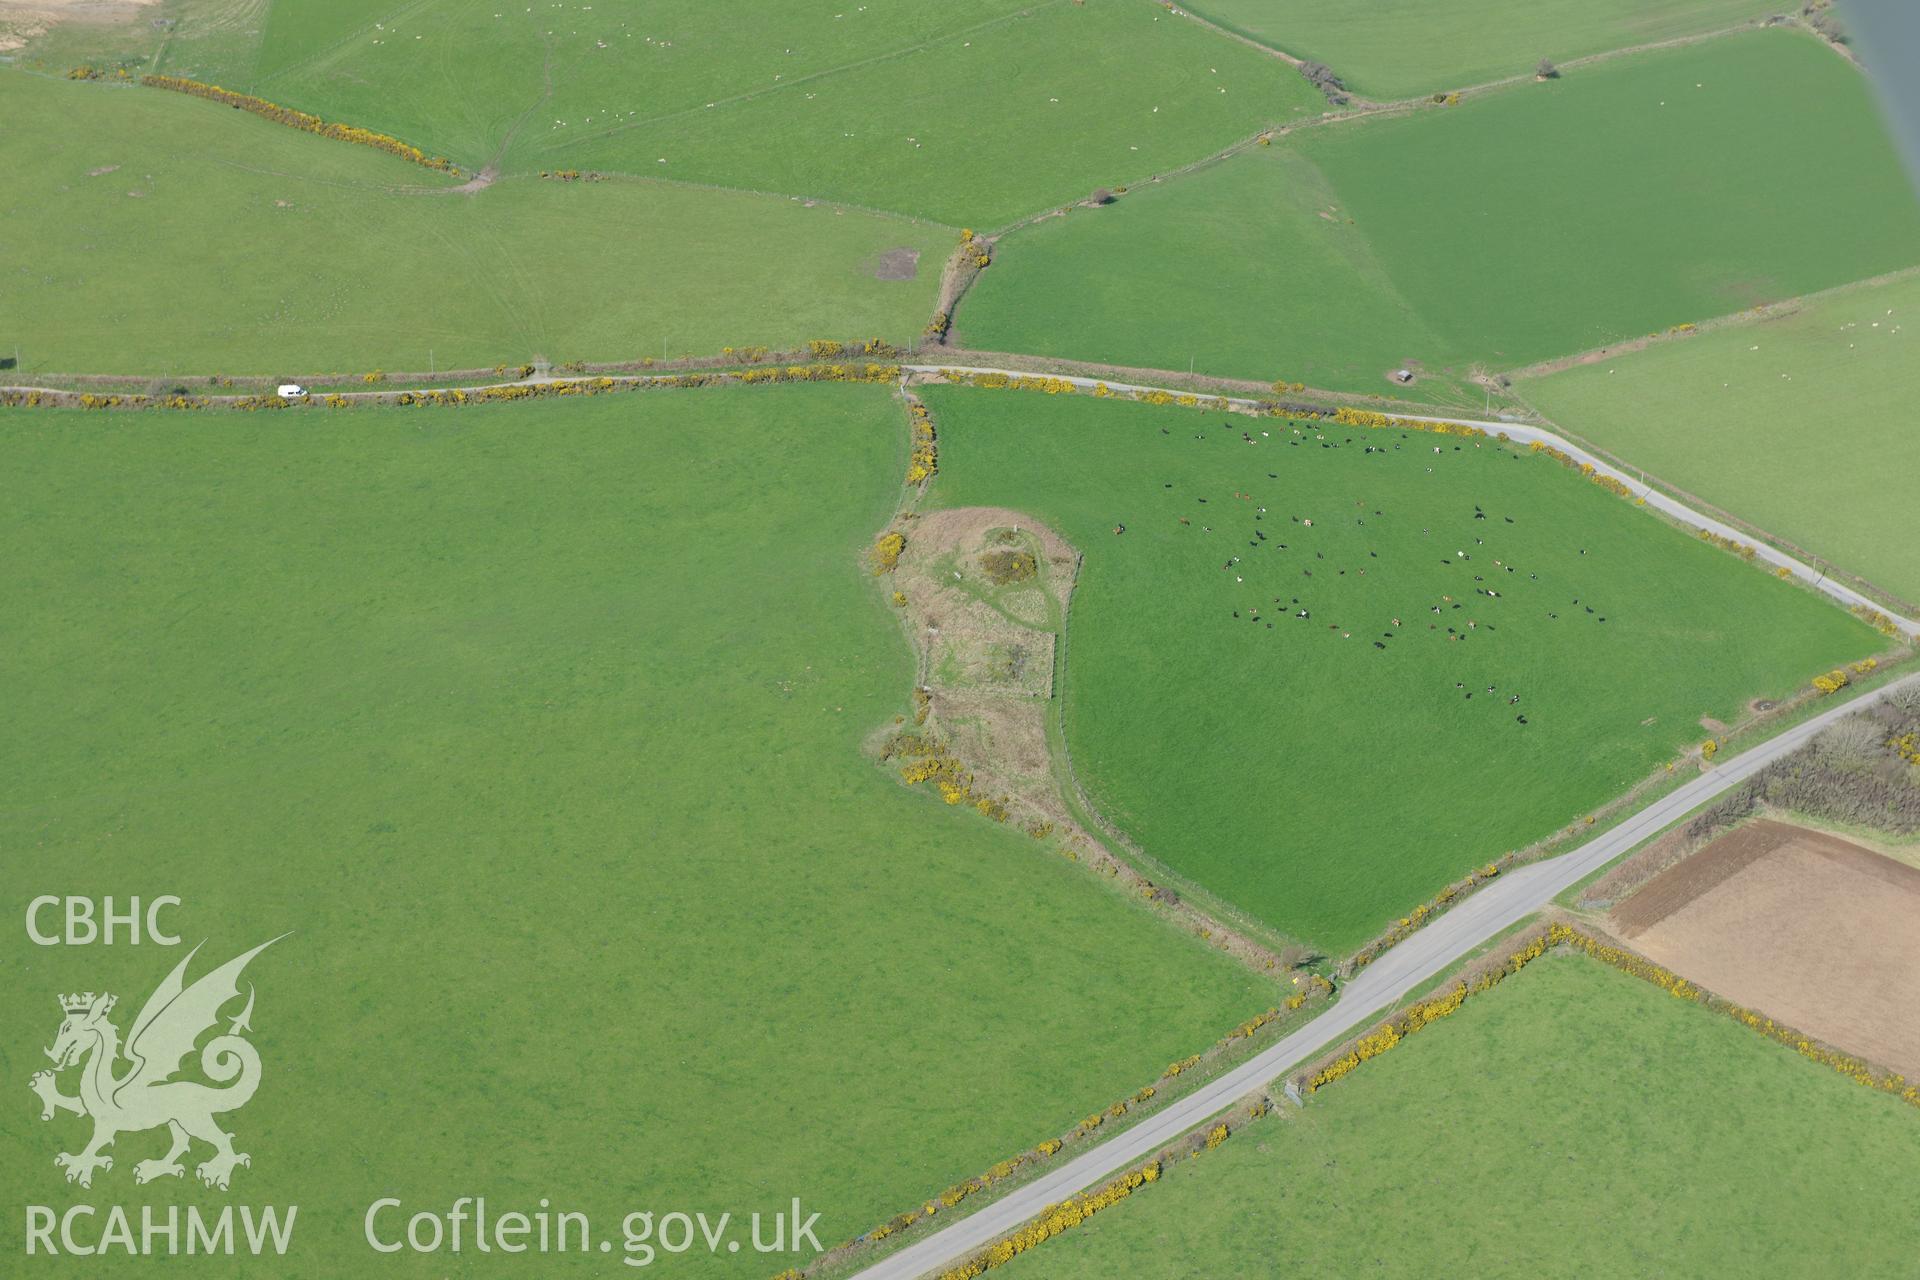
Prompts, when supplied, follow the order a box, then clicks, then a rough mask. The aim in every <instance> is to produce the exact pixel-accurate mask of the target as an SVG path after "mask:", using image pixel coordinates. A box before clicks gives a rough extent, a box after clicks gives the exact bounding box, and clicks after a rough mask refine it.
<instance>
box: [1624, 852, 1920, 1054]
mask: <svg viewBox="0 0 1920 1280" xmlns="http://www.w3.org/2000/svg"><path fill="white" fill-rule="evenodd" d="M1612 928H1613V930H1614V932H1616V933H1617V934H1618V935H1619V936H1620V937H1621V938H1623V939H1625V940H1627V941H1628V942H1630V943H1631V944H1632V945H1633V946H1634V947H1635V948H1637V949H1638V950H1639V951H1640V952H1642V953H1643V954H1645V955H1646V956H1648V957H1650V958H1651V959H1653V960H1656V961H1658V962H1659V963H1661V964H1663V965H1666V966H1667V967H1668V968H1669V969H1672V970H1673V971H1674V972H1676V973H1679V974H1681V975H1683V976H1684V977H1686V978H1689V979H1691V980H1692V981H1694V982H1697V983H1699V984H1700V985H1701V986H1703V987H1706V988H1707V989H1708V990H1710V991H1712V992H1714V993H1715V994H1717V995H1721V996H1724V997H1726V998H1727V999H1729V1000H1733V1001H1735V1002H1737V1003H1739V1004H1743V1005H1746V1006H1748V1007H1749V1008H1752V1009H1757V1010H1759V1011H1761V1012H1763V1013H1765V1014H1768V1015H1769V1016H1771V1017H1773V1018H1774V1019H1776V1020H1777V1021H1780V1022H1784V1023H1787V1024H1789V1025H1791V1026H1793V1027H1796V1028H1798V1029H1799V1030H1801V1031H1804V1032H1807V1033H1808V1034H1809V1035H1813V1036H1816V1037H1818V1038H1819V1039H1822V1040H1825V1041H1827V1042H1828V1043H1829V1044H1832V1045H1835V1046H1837V1047H1839V1048H1842V1049H1845V1050H1847V1051H1849V1052H1851V1053H1855V1054H1858V1055H1859V1056H1861V1057H1863V1058H1866V1059H1868V1060H1870V1061H1872V1062H1876V1063H1879V1064H1880V1065H1882V1066H1885V1067H1890V1068H1892V1069H1893V1070H1895V1071H1899V1072H1902V1073H1903V1074H1905V1075H1906V1076H1908V1077H1909V1078H1914V1077H1920V870H1916V869H1915V868H1913V867H1909V866H1906V865H1904V864H1902V863H1899V862H1895V861H1893V860H1892V859H1891V858H1885V857H1882V856H1881V855H1879V854H1877V853H1873V852H1871V851H1870V850H1867V849H1863V848H1861V847H1860V846H1859V845H1856V844H1851V843H1849V842H1848V841H1846V840H1843V839H1841V838H1839V837H1838V836H1832V835H1827V834H1825V833H1823V832H1818V831H1809V830H1807V829H1806V828H1804V827H1796V826H1792V825H1790V824H1788V823H1784V822H1776V821H1774V820H1772V819H1762V820H1761V821H1759V822H1755V823H1751V824H1749V825H1747V826H1744V827H1741V828H1739V829H1738V830H1736V831H1731V832H1728V833H1727V834H1726V835H1724V836H1721V837H1720V838H1719V839H1718V840H1715V841H1714V842H1713V843H1712V844H1709V845H1708V846H1707V847H1706V848H1704V849H1702V850H1701V851H1700V852H1699V853H1697V854H1695V855H1694V856H1693V857H1691V858H1688V859H1687V860H1686V861H1685V862H1682V863H1680V864H1679V865H1678V866H1675V867H1671V868H1669V869H1667V870H1666V871H1663V872H1661V873H1660V874H1659V875H1657V876H1655V877H1654V878H1653V879H1652V880H1650V881H1648V882H1647V885H1646V887H1645V888H1643V889H1641V890H1640V891H1639V892H1638V893H1636V894H1634V895H1633V896H1632V897H1631V898H1628V899H1627V900H1626V901H1625V902H1623V903H1621V904H1620V906H1619V907H1618V908H1616V909H1615V910H1614V912H1613V915H1612Z"/></svg>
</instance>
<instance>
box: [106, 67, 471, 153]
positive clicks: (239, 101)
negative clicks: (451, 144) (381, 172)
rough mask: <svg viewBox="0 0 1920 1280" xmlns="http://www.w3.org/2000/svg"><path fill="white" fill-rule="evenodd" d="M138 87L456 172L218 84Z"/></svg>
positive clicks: (172, 82)
mask: <svg viewBox="0 0 1920 1280" xmlns="http://www.w3.org/2000/svg"><path fill="white" fill-rule="evenodd" d="M140 83H141V84H144V85H151V86H152V87H153V88H156V89H171V90H172V91H173V92H175V93H185V94H190V95H191V96H193V97H196V98H205V99H207V100H208V101H210V102H218V103H220V104H222V105H223V106H229V107H233V108H235V109H236V110H239V111H248V112H251V113H252V114H254V115H256V116H260V117H262V118H264V119H267V120H272V121H273V122H274V123H276V124H284V125H287V126H289V127H290V128H294V129H302V130H305V131H306V132H308V133H317V134H319V135H320V136H321V137H323V138H333V139H336V140H338V141H340V142H352V143H357V144H358V145H360V146H363V147H373V148H375V149H376V150H379V151H384V152H386V153H387V154H388V155H394V156H399V157H400V158H401V159H402V160H410V161H412V162H413V163H414V164H417V165H424V166H425V167H426V168H429V169H438V170H441V171H442V172H444V173H453V172H456V170H455V169H454V166H453V164H452V162H451V161H448V160H445V159H443V158H441V157H439V156H430V155H428V154H427V153H426V152H424V151H422V150H421V149H420V148H418V147H416V146H413V145H412V144H410V143H406V142H402V141H400V139H398V138H391V137H388V136H387V135H386V134H384V133H375V132H374V131H373V130H372V129H362V128H360V127H359V126H358V125H351V124H338V123H336V122H334V121H331V120H322V119H321V118H320V117H319V116H312V115H308V114H307V113H306V112H304V111H295V110H294V109H293V108H292V107H283V106H281V105H280V104H279V103H277V102H268V101H267V100H266V99H265V98H256V97H253V96H252V95H251V94H245V93H235V92H234V91H233V90H231V89H222V88H221V87H220V86H219V85H217V84H203V83H201V82H200V81H198V80H187V79H183V78H181V77H180V76H159V75H145V76H141V77H140Z"/></svg>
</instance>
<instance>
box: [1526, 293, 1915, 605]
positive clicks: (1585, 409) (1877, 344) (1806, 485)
mask: <svg viewBox="0 0 1920 1280" xmlns="http://www.w3.org/2000/svg"><path fill="white" fill-rule="evenodd" d="M1916 319H1920V275H1915V276H1907V277H1905V278H1903V279H1899V280H1895V281H1892V282H1890V283H1886V284H1881V285H1873V286H1864V287H1861V288H1859V289H1852V290H1846V291H1843V292H1839V293H1835V294H1832V295H1830V296H1827V297H1823V298H1814V299H1810V300H1808V301H1807V302H1805V303H1803V304H1800V305H1798V306H1796V307H1795V308H1794V309H1793V310H1791V311H1788V312H1785V313H1782V314H1777V315H1772V316H1769V317H1767V318H1766V319H1764V320H1761V321H1758V322H1755V323H1752V324H1729V325H1726V326H1724V327H1720V328H1715V329H1712V330H1709V331H1707V332H1704V333H1699V334H1695V335H1693V336H1690V337H1688V338H1686V339H1685V340H1684V341H1677V342H1661V343H1655V344H1653V345H1651V346H1648V347H1645V348H1643V349H1641V350H1639V351H1634V352H1622V353H1620V354H1618V355H1602V356H1600V357H1597V358H1595V359H1593V360H1591V361H1588V362H1585V363H1581V364H1577V365H1574V366H1573V367H1571V368H1567V369H1564V370H1562V371H1559V372H1555V373H1551V374H1548V375H1546V376H1542V377H1537V378H1523V379H1520V380H1519V381H1518V382H1517V384H1516V387H1515V389H1516V390H1517V391H1518V392H1519V394H1520V395H1522V396H1524V397H1525V398H1526V399H1527V400H1528V401H1529V402H1531V403H1532V404H1533V405H1535V406H1536V407H1538V408H1539V409H1540V411H1541V412H1542V413H1544V414H1546V415H1548V416H1549V417H1550V418H1552V419H1553V420H1554V421H1555V422H1557V423H1559V424H1560V425H1561V426H1563V427H1565V428H1566V429H1567V430H1568V431H1571V432H1573V433H1574V434H1576V435H1578V436H1580V437H1582V438H1584V439H1586V440H1589V441H1591V442H1593V443H1594V444H1596V445H1598V446H1600V447H1601V448H1603V449H1606V450H1608V451H1610V452H1612V453H1614V454H1616V455H1618V456H1620V457H1624V458H1629V459H1631V460H1632V461H1633V462H1634V463H1635V465H1638V466H1642V467H1645V468H1646V469H1647V470H1648V472H1650V473H1651V474H1653V475H1655V476H1658V477H1659V478H1661V479H1662V480H1665V481H1668V482H1669V483H1671V484H1674V485H1677V486H1679V487H1680V488H1682V489H1685V490H1687V491H1688V492H1690V493H1696V494H1699V495H1700V496H1701V497H1702V498H1704V499H1706V500H1707V501H1709V502H1713V503H1717V504H1718V505H1720V506H1721V507H1724V508H1726V509H1727V510H1730V511H1734V512H1737V513H1738V514H1739V515H1740V517H1741V518H1742V519H1744V520H1747V521H1749V522H1751V523H1753V524H1755V525H1757V526H1759V527H1760V528H1762V529H1765V530H1767V531H1768V532H1770V533H1772V534H1775V535H1777V536H1778V537H1781V538H1784V539H1786V540H1788V541H1789V542H1792V543H1793V544H1795V545H1797V546H1800V547H1804V548H1806V549H1807V550H1808V552H1809V553H1811V554H1813V555H1817V556H1820V557H1822V558H1824V559H1826V560H1828V561H1831V562H1832V563H1834V564H1837V565H1839V566H1840V567H1841V568H1843V569H1845V570H1846V571H1848V572H1850V573H1854V574H1858V575H1860V576H1861V577H1863V578H1865V579H1867V580H1868V581H1869V582H1872V583H1873V584H1875V585H1876V586H1878V587H1880V588H1881V589H1882V590H1885V591H1888V592H1891V593H1893V594H1894V595H1895V596H1898V597H1900V598H1903V599H1905V600H1909V601H1920V546H1916V545H1915V542H1914V539H1912V538H1910V537H1907V536H1905V534H1904V533H1903V532H1901V531H1899V529H1898V522H1897V521H1895V522H1893V523H1889V513H1890V512H1893V511H1897V510H1902V509H1905V510H1912V509H1913V508H1914V507H1915V506H1916V505H1920V432H1916V431H1914V430H1912V429H1911V428H1910V427H1904V426H1902V425H1901V424H1903V423H1905V422H1907V421H1908V419H1909V416H1910V414H1911V412H1912V406H1913V404H1914V401H1915V399H1916V397H1920V345H1916V342H1917V339H1916V335H1915V333H1914V331H1913V330H1912V328H1911V327H1910V326H1911V325H1912V323H1913V322H1914V321H1915V320H1916ZM1868 484H1871V485H1872V488H1871V490H1866V491H1864V493H1863V486H1865V485H1868ZM1863 496H1864V497H1866V498H1867V499H1868V500H1863Z"/></svg>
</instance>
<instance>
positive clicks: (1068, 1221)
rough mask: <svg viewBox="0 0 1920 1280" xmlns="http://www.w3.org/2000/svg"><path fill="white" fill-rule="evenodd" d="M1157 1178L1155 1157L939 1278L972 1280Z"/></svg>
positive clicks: (1051, 1212)
mask: <svg viewBox="0 0 1920 1280" xmlns="http://www.w3.org/2000/svg"><path fill="white" fill-rule="evenodd" d="M1159 1180H1160V1162H1159V1161H1158V1160H1155V1161H1152V1162H1150V1163H1148V1164H1144V1165H1141V1166H1140V1167H1139V1168H1138V1169H1134V1170H1132V1171H1131V1172H1128V1173H1125V1174H1122V1175H1121V1176H1120V1177H1118V1178H1115V1179H1114V1180H1113V1181H1112V1182H1109V1183H1108V1184H1107V1185H1106V1186H1104V1187H1102V1188H1100V1190H1098V1191H1095V1192H1093V1193H1091V1194H1090V1195H1084V1196H1075V1197H1074V1198H1073V1199H1071V1200H1068V1201H1065V1202H1064V1203H1062V1204H1057V1205H1054V1206H1053V1207H1052V1208H1050V1209H1048V1210H1047V1211H1046V1212H1045V1213H1044V1214H1042V1215H1041V1216H1040V1217H1039V1218H1038V1219H1037V1220H1035V1221H1033V1222H1030V1223H1028V1224H1027V1225H1026V1226H1024V1227H1022V1228H1020V1230H1018V1231H1016V1232H1014V1233H1013V1234H1012V1235H1010V1236H1008V1237H1007V1238H1006V1239H1004V1240H1001V1241H999V1242H998V1243H996V1244H994V1245H992V1246H991V1247H990V1248H988V1249H987V1250H986V1252H984V1253H981V1254H978V1255H976V1256H974V1257H972V1258H970V1259H968V1260H967V1261H966V1262H963V1263H961V1264H960V1265H959V1266H957V1267H953V1268H951V1269H949V1270H947V1271H943V1272H941V1273H940V1280H973V1277H975V1276H980V1275H984V1274H986V1273H987V1272H988V1271H990V1270H992V1269H993V1268H994V1267H998V1266H1004V1265H1005V1264H1006V1263H1009V1262H1012V1261H1013V1260H1014V1259H1015V1258H1017V1257H1019V1256H1020V1255H1021V1254H1023V1253H1025V1252H1026V1251H1027V1250H1029V1249H1031V1248H1033V1247H1034V1246H1035V1245H1039V1244H1044V1243H1046V1242H1047V1241H1048V1240H1051V1239H1053V1238H1054V1237H1055V1236H1057V1235H1059V1234H1060V1233H1061V1232H1063V1231H1071V1230H1072V1229H1073V1228H1075V1227H1077V1226H1079V1225H1080V1224H1081V1223H1083V1222H1085V1221H1086V1220H1087V1219H1088V1218H1091V1217H1092V1216H1093V1215H1094V1214H1096V1213H1099V1212H1100V1211H1101V1210H1102V1209H1107V1208H1111V1207H1112V1206H1113V1205H1116V1204H1119V1203H1120V1202H1121V1201H1122V1200H1124V1199H1126V1198H1127V1197H1128V1196H1130V1195H1132V1194H1133V1193H1134V1192H1135V1191H1137V1190H1138V1189H1139V1188H1141V1187H1144V1186H1146V1185H1147V1184H1148V1183H1152V1182H1158V1181H1159Z"/></svg>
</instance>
